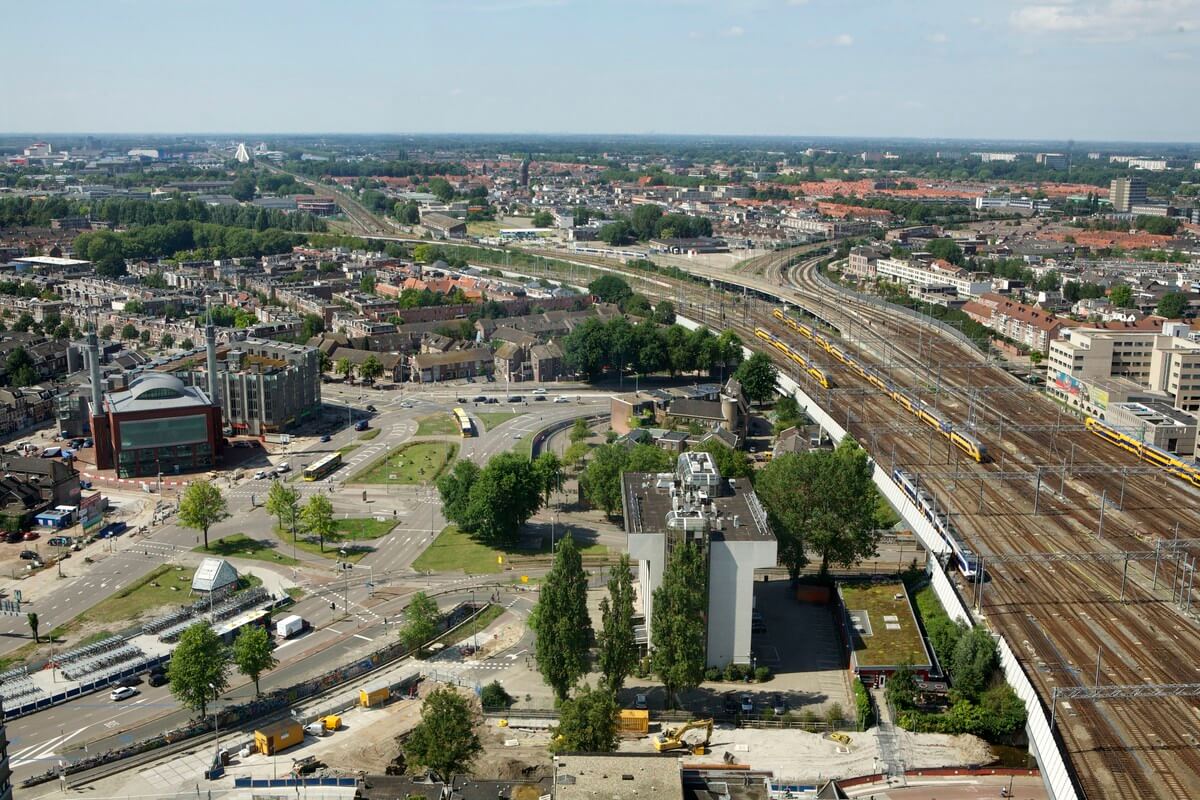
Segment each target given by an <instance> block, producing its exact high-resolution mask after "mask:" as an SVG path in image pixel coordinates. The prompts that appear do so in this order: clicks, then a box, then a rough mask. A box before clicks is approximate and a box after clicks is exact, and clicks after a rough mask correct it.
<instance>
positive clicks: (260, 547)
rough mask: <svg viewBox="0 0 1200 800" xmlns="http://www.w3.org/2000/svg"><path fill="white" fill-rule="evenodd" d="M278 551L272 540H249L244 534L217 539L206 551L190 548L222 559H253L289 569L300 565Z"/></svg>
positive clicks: (278, 548) (199, 548)
mask: <svg viewBox="0 0 1200 800" xmlns="http://www.w3.org/2000/svg"><path fill="white" fill-rule="evenodd" d="M279 550H280V546H279V544H278V543H277V542H275V541H273V540H267V539H251V538H250V537H249V536H247V535H246V534H244V533H235V534H233V535H232V536H226V537H225V538H223V539H217V540H216V541H215V542H212V546H211V547H209V549H208V550H205V549H204V547H203V546H201V547H194V548H192V552H194V553H211V554H212V555H215V556H221V557H223V558H253V559H255V560H257V561H266V562H268V563H271V564H283V565H285V566H289V567H290V566H294V565H296V564H299V563H300V562H299V561H297V560H296V559H294V558H292V557H291V556H285V555H284V554H283V553H281V552H279Z"/></svg>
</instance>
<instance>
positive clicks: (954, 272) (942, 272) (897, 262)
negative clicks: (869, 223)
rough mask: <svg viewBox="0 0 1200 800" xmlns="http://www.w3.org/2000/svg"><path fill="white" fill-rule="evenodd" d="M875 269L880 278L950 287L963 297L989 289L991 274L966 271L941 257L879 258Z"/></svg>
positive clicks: (913, 283)
mask: <svg viewBox="0 0 1200 800" xmlns="http://www.w3.org/2000/svg"><path fill="white" fill-rule="evenodd" d="M875 272H876V274H877V275H878V276H879V277H880V278H887V279H890V280H894V281H897V282H899V283H903V284H908V285H915V286H953V287H954V289H955V291H957V292H958V293H959V294H960V295H964V296H966V297H978V296H979V295H981V294H983V293H985V292H988V291H990V290H991V288H992V280H991V276H989V275H988V274H987V273H985V272H969V271H968V270H965V269H963V268H962V267H956V266H954V265H953V264H951V263H950V262H949V261H943V260H941V259H938V260H936V261H929V262H927V261H920V260H917V259H913V260H911V261H905V260H901V259H898V258H881V259H879V260H878V261H877V262H876V263H875Z"/></svg>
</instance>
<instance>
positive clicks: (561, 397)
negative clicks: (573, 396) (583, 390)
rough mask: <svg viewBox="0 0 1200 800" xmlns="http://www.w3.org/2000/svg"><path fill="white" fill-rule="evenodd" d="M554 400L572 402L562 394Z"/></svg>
mask: <svg viewBox="0 0 1200 800" xmlns="http://www.w3.org/2000/svg"><path fill="white" fill-rule="evenodd" d="M554 402H556V403H569V402H571V401H570V400H568V399H567V398H565V397H563V396H562V395H561V394H560V395H559V396H558V397H556V398H554Z"/></svg>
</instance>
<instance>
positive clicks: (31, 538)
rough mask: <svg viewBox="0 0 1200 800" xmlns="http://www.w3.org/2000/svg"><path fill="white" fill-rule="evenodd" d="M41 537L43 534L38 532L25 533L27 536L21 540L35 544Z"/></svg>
mask: <svg viewBox="0 0 1200 800" xmlns="http://www.w3.org/2000/svg"><path fill="white" fill-rule="evenodd" d="M40 537H41V534H40V533H38V532H37V531H27V532H26V533H25V535H24V536H22V537H21V538H22V539H24V540H25V541H27V542H33V541H37V540H38V538H40Z"/></svg>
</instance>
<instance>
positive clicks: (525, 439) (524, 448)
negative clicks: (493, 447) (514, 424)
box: [511, 433, 533, 458]
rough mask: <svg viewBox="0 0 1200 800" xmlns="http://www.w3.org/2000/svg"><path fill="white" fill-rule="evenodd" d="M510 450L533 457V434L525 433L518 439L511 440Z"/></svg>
mask: <svg viewBox="0 0 1200 800" xmlns="http://www.w3.org/2000/svg"><path fill="white" fill-rule="evenodd" d="M511 449H512V451H513V452H514V453H516V454H518V455H522V456H525V458H533V434H532V433H526V434H523V435H522V436H521V438H520V439H518V440H517V441H515V442H513V446H512V448H511Z"/></svg>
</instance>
